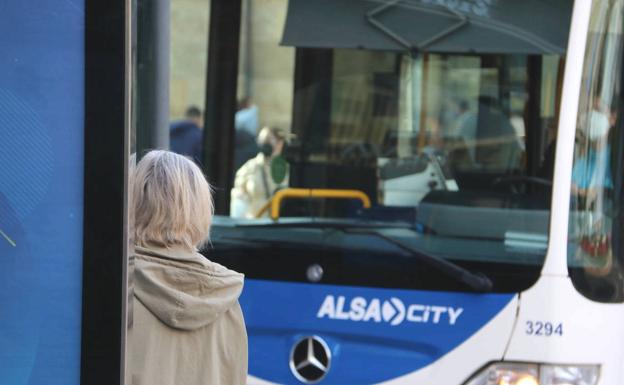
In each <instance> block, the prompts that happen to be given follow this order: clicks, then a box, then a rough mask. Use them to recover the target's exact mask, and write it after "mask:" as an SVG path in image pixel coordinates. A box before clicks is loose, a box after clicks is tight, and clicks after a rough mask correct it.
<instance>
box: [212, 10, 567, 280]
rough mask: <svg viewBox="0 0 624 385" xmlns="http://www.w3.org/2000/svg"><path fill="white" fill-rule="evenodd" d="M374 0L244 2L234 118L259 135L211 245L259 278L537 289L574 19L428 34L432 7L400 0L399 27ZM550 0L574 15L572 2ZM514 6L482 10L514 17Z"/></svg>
mask: <svg viewBox="0 0 624 385" xmlns="http://www.w3.org/2000/svg"><path fill="white" fill-rule="evenodd" d="M367 4H368V2H358V1H351V2H341V3H340V5H337V4H336V3H333V2H331V1H320V2H309V3H308V2H305V1H299V0H291V1H286V0H283V1H273V2H270V5H269V3H265V2H261V1H253V0H252V1H249V2H245V6H244V7H243V11H242V19H241V26H242V30H241V37H240V42H239V55H238V56H239V74H238V85H237V96H238V100H239V106H238V112H236V133H235V135H236V136H237V138H238V137H239V136H240V137H242V136H243V135H242V134H243V133H245V134H249V135H246V136H247V141H246V142H245V143H243V141H240V142H238V139H237V142H235V143H236V146H235V148H234V154H233V159H228V162H231V163H232V164H234V165H236V167H233V169H232V170H231V175H232V178H233V183H232V186H231V189H229V191H227V192H223V191H221V192H219V191H217V194H224V193H228V192H229V194H230V195H229V196H230V202H229V203H230V204H229V208H230V210H229V215H223V216H218V217H217V219H216V221H215V227H214V230H213V235H212V237H213V238H212V247H211V248H209V249H207V250H205V253H206V255H209V256H210V258H211V259H213V260H216V261H219V262H221V263H224V264H225V265H227V266H229V267H232V268H234V269H237V270H239V271H243V272H244V273H245V274H246V275H247V277H248V278H252V279H253V278H259V279H270V280H285V281H302V282H322V283H328V284H340V285H362V286H370V287H392V288H410V289H428V290H445V291H465V290H477V291H479V290H494V291H497V292H518V291H521V290H524V289H526V288H528V287H529V286H531V285H532V284H533V283H534V282H535V281H536V279H537V277H538V276H539V272H540V270H541V267H542V264H543V261H544V256H545V253H546V245H547V242H548V224H549V218H550V200H551V193H552V179H553V168H554V151H555V148H554V147H555V139H556V134H557V133H556V123H557V118H558V109H559V98H560V94H561V82H562V68H563V67H562V62H563V59H562V55H563V53H564V52H565V47H566V41H567V36H566V32H565V31H563V30H562V31H563V32H562V31H559V30H557V31H553V30H550V29H543V30H542V29H541V28H542V27H536V29H535V34H536V35H535V36H533V37H532V38H531V39H528V40H527V39H524V38H518V39H516V38H514V37H513V34H501V35H500V36H499V35H495V34H494V35H492V38H491V39H486V40H487V41H484V40H483V39H476V38H475V37H474V36H477V35H478V33H477V32H478V28H480V27H479V25H480V24H479V23H473V24H471V26H470V27H466V30H464V31H463V32H462V33H459V32H457V33H452V34H451V35H449V36H448V39H446V40H445V39H442V40H440V41H435V42H426V44H425V45H426V46H427V48H426V49H418V46H417V44H416V45H414V46H413V47H406V46H405V44H406V43H405V41H404V40H405V39H407V37H409V36H411V35H410V34H412V33H414V31H413V29H414V28H416V29H417V27H415V26H414V23H412V22H410V20H413V18H418V17H423V15H422V14H421V12H424V11H422V9H427V7H429V6H422V7H420V6H419V7H410V6H409V5H407V4H403V3H401V2H399V3H397V4H393V5H392V7H391V8H392V10H391V11H388V15H387V17H388V18H389V19H388V20H390V19H392V21H393V23H394V24H393V26H394V27H395V31H394V32H396V33H394V35H395V36H394V37H393V36H391V35H389V34H385V32H384V30H383V29H379V28H376V27H375V26H374V25H372V26H371V24H370V23H369V24H366V25H363V24H361V20H360V19H357V20H356V19H355V16H354V15H357V14H358V12H360V13H361V14H362V15H364V14H365V13H366V12H367V11H369V9H368V8H367ZM505 4H507V3H505ZM245 7H247V8H245ZM540 7H543V9H542V11H544V12H545V13H549V12H550V13H549V14H551V16H552V17H554V18H557V19H560V20H561V23H562V24H561V25H568V23H569V18H570V12H571V9H570V8H571V5H570V4H567V5H565V6H561V7H560V6H557V7H555V6H553V5H549V4H547V3H543V2H540ZM416 8H417V9H416ZM421 8H422V9H421ZM433 8H435V9H434V10H433V11H431V12H434V13H435V12H438V11H439V10H438V9H437V8H436V7H433ZM513 9H515V8H513V7H512V6H511V5H501V6H500V7H494V6H493V7H492V8H491V9H487V10H485V11H484V10H481V11H484V12H486V14H484V15H476V14H475V15H470V16H469V17H475V18H478V17H485V18H486V19H488V18H490V19H494V18H497V17H498V18H501V20H503V19H504V20H505V23H507V24H505V25H511V24H513V23H515V22H521V21H522V20H520V19H517V20H516V19H514V16H513V12H515V11H513ZM512 11H513V12H512ZM427 12H428V11H427ZM475 12H476V10H475ZM505 12H509V13H505ZM425 13H426V12H425ZM330 14H331V17H325V15H330ZM267 15H271V17H268V16H267ZM362 17H364V16H362ZM475 20H476V19H475ZM479 20H481V19H479ZM488 20H489V19H488ZM321 21H322V23H323V25H324V28H323V29H318V28H316V27H315V26H318V25H319V23H321ZM432 25H433V24H432ZM418 28H420V27H418ZM399 32H400V33H399ZM430 32H431V34H432V35H435V32H436V31H430ZM481 32H483V31H481ZM397 34H398V35H397ZM540 34H541V35H540ZM471 36H473V37H471ZM510 36H511V37H510ZM404 38H405V39H404ZM393 39H394V40H396V41H394V40H393ZM414 39H415V40H417V39H416V38H414ZM423 44H424V43H423ZM265 128H266V129H265ZM252 134H255V139H252V138H253V137H254V135H252ZM242 154H245V155H242ZM241 158H244V159H241ZM217 187H218V188H220V187H222V186H217ZM269 251H270V252H269ZM439 260H442V261H444V262H443V263H442V265H444V266H445V267H441V265H438V264H437V262H435V261H439ZM432 261H434V262H432ZM314 266H318V267H319V268H320V270H319V269H315V268H313V269H312V270H311V271H312V272H314V271H316V272H317V273H318V272H319V271H322V272H323V273H322V274H308V273H309V269H310V268H311V267H314ZM450 266H453V267H450ZM457 268H459V270H461V271H465V272H469V274H468V276H470V277H472V278H469V279H464V278H458V277H457V274H455V273H452V272H450V271H451V270H454V269H455V270H454V271H459V270H457ZM380 273H381V274H380ZM484 277H486V278H484Z"/></svg>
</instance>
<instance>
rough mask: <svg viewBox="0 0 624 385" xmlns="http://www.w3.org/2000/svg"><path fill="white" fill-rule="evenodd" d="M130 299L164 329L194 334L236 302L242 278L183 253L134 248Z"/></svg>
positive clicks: (198, 256) (180, 251) (175, 250)
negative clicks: (144, 309) (161, 323)
mask: <svg viewBox="0 0 624 385" xmlns="http://www.w3.org/2000/svg"><path fill="white" fill-rule="evenodd" d="M134 263H135V265H134V295H135V297H136V298H137V299H138V300H139V301H141V303H142V304H143V305H144V306H145V307H146V308H147V309H148V310H149V311H150V312H151V313H152V314H154V315H155V316H156V317H157V318H158V319H160V320H161V321H162V322H163V323H165V324H166V325H168V326H170V327H172V328H176V329H182V330H194V329H198V328H201V327H204V326H206V325H208V324H210V323H212V322H214V321H215V320H216V319H217V318H219V316H221V315H222V314H223V313H225V312H226V311H228V310H229V309H230V308H232V307H233V306H234V305H236V303H237V301H238V297H239V296H240V294H241V292H242V290H243V275H242V274H240V273H237V272H235V271H232V270H229V269H227V268H225V267H224V266H221V265H219V264H218V263H214V262H211V261H209V260H207V259H206V258H205V257H203V256H202V255H201V254H199V253H197V252H194V253H193V252H188V251H184V250H183V249H160V248H149V249H147V248H143V247H136V249H135V258H134Z"/></svg>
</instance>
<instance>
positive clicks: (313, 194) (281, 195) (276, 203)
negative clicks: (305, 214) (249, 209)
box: [256, 188, 371, 220]
mask: <svg viewBox="0 0 624 385" xmlns="http://www.w3.org/2000/svg"><path fill="white" fill-rule="evenodd" d="M291 198H301V199H310V198H336V199H359V200H360V201H362V205H363V206H364V207H365V208H370V207H371V201H370V198H369V197H368V195H366V193H364V192H363V191H360V190H337V189H304V188H286V189H282V190H279V191H278V192H276V193H275V194H274V195H273V197H272V198H271V200H270V201H269V202H267V203H266V204H265V205H264V206H263V207H262V209H261V210H260V211H259V212H258V214H257V215H256V216H257V217H260V216H262V215H263V214H264V213H265V212H266V211H267V210H268V209H269V207H270V208H271V218H273V219H274V220H276V219H278V218H279V212H280V207H281V204H282V201H283V200H284V199H291Z"/></svg>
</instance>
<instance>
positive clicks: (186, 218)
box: [131, 150, 214, 250]
mask: <svg viewBox="0 0 624 385" xmlns="http://www.w3.org/2000/svg"><path fill="white" fill-rule="evenodd" d="M132 179H133V180H132V183H131V189H132V190H131V191H132V197H131V198H132V201H131V202H132V206H133V209H132V211H131V212H133V213H134V241H135V244H136V245H138V246H143V247H149V246H157V247H167V248H169V247H171V246H182V247H184V248H186V249H188V250H196V249H197V248H198V247H200V246H201V245H202V244H203V242H207V241H208V236H209V234H210V225H211V224H212V216H213V214H214V206H213V202H212V193H211V189H210V185H209V184H208V182H207V181H206V178H205V177H204V175H203V174H202V172H201V170H200V169H199V167H197V165H195V163H193V162H192V161H191V160H189V159H188V158H186V157H184V156H182V155H178V154H176V153H173V152H170V151H162V150H154V151H150V152H148V153H147V154H146V155H145V156H144V157H143V159H141V161H140V162H139V163H138V164H137V166H136V169H135V170H134V172H133V175H132Z"/></svg>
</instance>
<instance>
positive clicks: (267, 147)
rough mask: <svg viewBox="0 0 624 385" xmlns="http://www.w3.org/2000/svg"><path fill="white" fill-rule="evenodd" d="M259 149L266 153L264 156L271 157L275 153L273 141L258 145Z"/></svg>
mask: <svg viewBox="0 0 624 385" xmlns="http://www.w3.org/2000/svg"><path fill="white" fill-rule="evenodd" d="M258 150H259V151H260V152H261V153H263V154H264V156H266V157H269V156H271V155H272V154H273V146H272V145H271V143H264V144H260V145H258Z"/></svg>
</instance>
